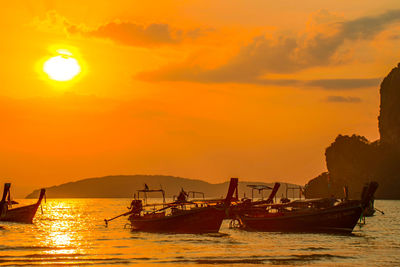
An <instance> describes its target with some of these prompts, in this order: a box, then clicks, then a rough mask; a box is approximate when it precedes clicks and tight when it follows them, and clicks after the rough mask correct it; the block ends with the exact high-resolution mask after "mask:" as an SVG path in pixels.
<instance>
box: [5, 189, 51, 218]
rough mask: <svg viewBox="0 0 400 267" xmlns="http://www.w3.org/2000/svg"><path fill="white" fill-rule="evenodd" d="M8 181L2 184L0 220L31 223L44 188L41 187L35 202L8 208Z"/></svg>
mask: <svg viewBox="0 0 400 267" xmlns="http://www.w3.org/2000/svg"><path fill="white" fill-rule="evenodd" d="M10 187H11V184H10V183H6V184H4V191H3V197H2V199H1V201H0V221H6V222H18V223H33V218H34V217H35V214H36V211H37V209H38V208H39V206H40V203H41V202H42V199H43V197H44V195H45V192H46V190H45V189H41V190H40V195H39V199H38V201H37V202H36V203H35V204H32V205H27V206H23V207H18V208H9V206H10V204H11V203H12V201H11V195H10Z"/></svg>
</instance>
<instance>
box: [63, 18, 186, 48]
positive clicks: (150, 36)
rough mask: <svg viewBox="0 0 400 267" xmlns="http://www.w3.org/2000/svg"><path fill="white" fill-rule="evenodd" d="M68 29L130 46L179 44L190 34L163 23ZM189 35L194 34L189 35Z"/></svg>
mask: <svg viewBox="0 0 400 267" xmlns="http://www.w3.org/2000/svg"><path fill="white" fill-rule="evenodd" d="M66 29H67V31H68V32H69V33H71V34H81V35H83V36H90V37H98V38H105V39H110V40H112V41H115V42H117V43H119V44H123V45H128V46H154V45H165V44H177V43H180V42H182V41H183V40H184V39H185V38H186V37H187V34H188V33H184V32H183V31H182V30H174V29H172V28H171V26H169V25H168V24H163V23H154V24H149V25H140V24H135V23H132V22H110V23H107V24H104V25H101V26H100V27H98V28H97V29H93V30H90V29H89V30H88V29H83V28H79V27H77V26H75V25H68V27H67V28H66ZM189 35H190V36H192V35H193V34H192V33H189Z"/></svg>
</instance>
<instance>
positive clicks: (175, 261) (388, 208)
mask: <svg viewBox="0 0 400 267" xmlns="http://www.w3.org/2000/svg"><path fill="white" fill-rule="evenodd" d="M18 201H19V202H20V203H21V204H30V203H32V202H33V201H32V200H25V199H23V200H18ZM129 202H130V201H129V199H48V200H47V202H46V203H43V205H42V210H43V213H42V210H41V208H39V210H38V213H37V216H36V218H35V220H34V224H33V225H24V224H17V223H6V222H0V226H3V228H4V229H1V230H0V265H12V266H15V265H25V266H26V265H28V266H31V265H52V266H53V265H75V266H76V265H86V264H102V265H126V264H135V265H138V266H143V265H155V264H156V265H170V266H175V265H182V266H183V265H185V266H187V265H192V266H194V265H196V266H198V265H202V266H207V265H210V266H215V265H226V266H243V265H254V264H262V265H274V266H302V265H304V266H306V265H307V266H310V265H311V266H400V253H399V251H400V222H399V220H398V218H399V216H400V201H387V200H378V201H376V207H377V208H379V209H381V210H384V212H385V215H381V214H379V213H377V214H376V216H374V217H372V218H367V224H366V225H364V226H362V227H359V226H356V228H355V229H354V232H353V234H351V235H332V234H293V233H260V232H244V231H241V230H238V229H229V227H228V225H229V221H224V223H223V225H222V227H221V230H220V233H219V234H205V235H170V234H150V233H137V232H130V231H129V228H124V226H125V224H126V223H127V218H126V217H121V218H119V219H116V220H115V221H112V222H110V223H109V227H108V228H106V227H105V224H104V219H105V218H111V217H113V216H115V215H118V214H121V213H124V212H126V211H127V208H126V207H127V206H128V204H129Z"/></svg>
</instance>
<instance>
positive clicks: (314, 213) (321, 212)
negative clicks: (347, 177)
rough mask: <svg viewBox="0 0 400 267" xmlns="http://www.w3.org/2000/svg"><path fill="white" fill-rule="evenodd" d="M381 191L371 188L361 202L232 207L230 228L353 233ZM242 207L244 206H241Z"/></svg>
mask: <svg viewBox="0 0 400 267" xmlns="http://www.w3.org/2000/svg"><path fill="white" fill-rule="evenodd" d="M377 187H378V184H377V183H376V182H371V183H370V184H369V185H368V188H367V190H366V193H365V194H363V196H362V199H361V200H344V201H342V202H340V203H336V199H329V198H328V199H318V200H297V201H292V202H289V203H282V204H263V203H261V204H258V203H254V204H253V203H247V205H244V204H239V206H238V207H236V208H235V207H233V208H232V209H231V211H232V212H233V213H234V214H231V217H234V218H235V219H233V221H232V222H231V225H233V226H236V227H239V228H240V229H244V230H249V231H277V232H342V233H351V232H352V231H353V229H354V227H355V226H356V224H357V222H358V221H359V219H360V217H362V216H363V215H362V214H363V211H364V210H365V208H366V207H367V206H368V204H369V203H370V200H371V199H372V198H373V195H374V193H375V191H376V189H377ZM240 205H241V206H240Z"/></svg>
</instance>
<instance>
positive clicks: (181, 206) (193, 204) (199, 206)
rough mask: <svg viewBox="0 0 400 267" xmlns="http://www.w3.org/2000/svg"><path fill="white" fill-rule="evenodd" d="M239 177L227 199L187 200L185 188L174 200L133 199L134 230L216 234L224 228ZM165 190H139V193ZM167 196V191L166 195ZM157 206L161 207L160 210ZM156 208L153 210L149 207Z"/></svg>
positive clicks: (132, 219) (132, 217) (131, 217)
mask: <svg viewBox="0 0 400 267" xmlns="http://www.w3.org/2000/svg"><path fill="white" fill-rule="evenodd" d="M237 183H238V179H237V178H232V179H231V181H230V184H229V189H228V193H227V196H226V198H225V199H220V200H200V201H194V200H192V201H188V200H187V198H186V197H187V194H186V195H185V193H184V191H182V192H181V194H180V195H179V196H178V198H177V200H176V201H174V202H172V203H162V204H152V205H151V204H146V203H147V201H146V199H144V200H143V201H142V200H141V199H134V200H133V201H132V204H131V210H130V212H129V214H130V216H129V221H130V223H131V228H132V231H144V232H157V233H160V232H162V233H216V232H218V231H219V229H220V227H221V223H222V221H223V219H224V218H225V216H226V215H225V214H226V211H227V209H228V208H229V206H230V203H231V200H232V196H233V193H234V192H235V190H237ZM155 191H160V192H162V193H164V192H163V190H162V189H160V190H149V189H148V188H147V189H144V190H138V198H139V194H140V193H141V192H143V193H144V194H147V193H149V192H155ZM163 195H164V194H163ZM143 203H145V205H143ZM157 207H160V208H158V209H157ZM149 208H153V210H151V209H150V210H149Z"/></svg>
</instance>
